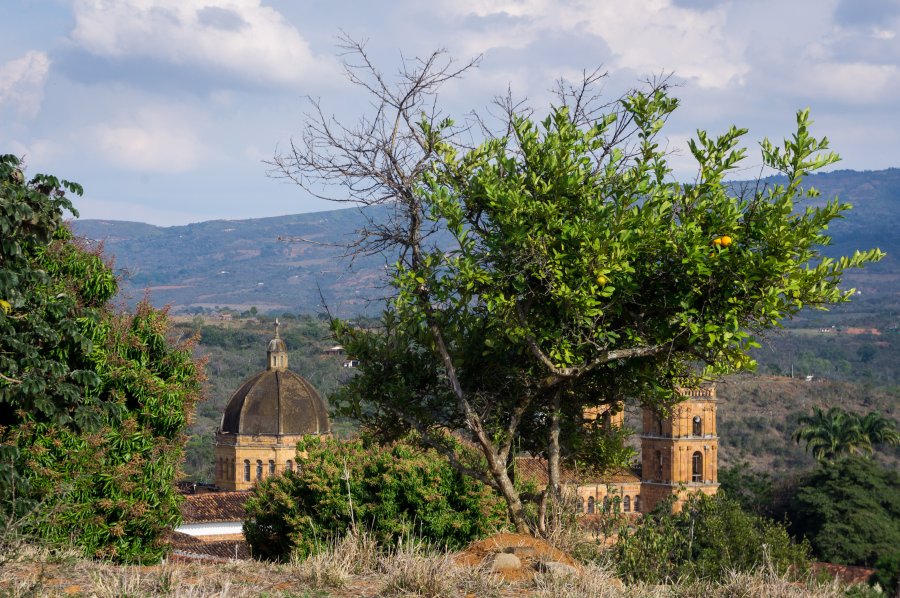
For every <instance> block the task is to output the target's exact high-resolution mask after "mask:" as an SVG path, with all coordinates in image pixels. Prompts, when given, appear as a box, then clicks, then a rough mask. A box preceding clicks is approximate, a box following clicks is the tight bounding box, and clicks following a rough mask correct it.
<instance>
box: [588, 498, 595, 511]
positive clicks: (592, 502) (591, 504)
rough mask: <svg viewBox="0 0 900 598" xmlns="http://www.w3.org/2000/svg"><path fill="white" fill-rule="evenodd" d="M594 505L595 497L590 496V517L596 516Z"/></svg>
mask: <svg viewBox="0 0 900 598" xmlns="http://www.w3.org/2000/svg"><path fill="white" fill-rule="evenodd" d="M594 504H595V501H594V497H593V496H589V497H588V510H587V512H588V515H593V514H594Z"/></svg>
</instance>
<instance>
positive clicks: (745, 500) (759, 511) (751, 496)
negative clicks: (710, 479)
mask: <svg viewBox="0 0 900 598" xmlns="http://www.w3.org/2000/svg"><path fill="white" fill-rule="evenodd" d="M718 479H719V492H720V493H721V494H723V495H725V496H727V497H728V498H731V499H733V500H734V501H736V502H737V503H738V505H740V507H741V510H743V511H744V512H746V513H753V514H754V515H770V514H771V513H772V498H773V497H772V491H773V487H774V484H773V482H772V476H771V475H769V474H768V473H765V472H761V471H755V470H753V469H751V468H750V464H749V463H746V462H744V463H739V464H737V465H733V466H731V467H723V468H721V469H719V478H718Z"/></svg>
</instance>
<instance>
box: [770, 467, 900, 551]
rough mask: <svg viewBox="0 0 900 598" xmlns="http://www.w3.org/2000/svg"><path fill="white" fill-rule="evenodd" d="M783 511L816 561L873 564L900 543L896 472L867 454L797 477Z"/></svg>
mask: <svg viewBox="0 0 900 598" xmlns="http://www.w3.org/2000/svg"><path fill="white" fill-rule="evenodd" d="M787 514H788V517H789V519H790V521H791V532H792V533H794V534H795V535H796V536H798V537H802V538H806V539H808V540H809V543H810V544H811V545H812V548H813V552H814V554H815V555H816V557H818V558H819V559H821V560H823V561H828V562H830V563H840V564H845V565H859V566H865V567H871V566H873V565H874V564H875V563H876V562H877V561H878V559H879V557H880V556H882V555H886V554H891V553H893V552H894V551H895V550H896V548H897V546H900V473H898V472H897V471H896V470H892V469H887V468H885V467H884V466H882V465H879V464H878V463H877V462H876V461H873V460H872V459H867V458H865V457H845V458H843V459H839V460H838V461H835V462H834V463H823V464H821V465H820V466H819V467H818V468H816V469H815V470H813V471H812V472H811V473H809V474H808V475H807V476H806V477H805V478H803V479H802V480H801V482H800V484H799V487H798V489H797V494H796V497H795V498H794V500H793V501H791V503H790V504H789V506H788V510H787Z"/></svg>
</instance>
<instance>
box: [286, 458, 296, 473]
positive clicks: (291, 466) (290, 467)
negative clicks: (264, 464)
mask: <svg viewBox="0 0 900 598" xmlns="http://www.w3.org/2000/svg"><path fill="white" fill-rule="evenodd" d="M284 468H285V469H286V470H287V471H294V462H293V461H291V460H290V459H288V460H287V463H285V466H284Z"/></svg>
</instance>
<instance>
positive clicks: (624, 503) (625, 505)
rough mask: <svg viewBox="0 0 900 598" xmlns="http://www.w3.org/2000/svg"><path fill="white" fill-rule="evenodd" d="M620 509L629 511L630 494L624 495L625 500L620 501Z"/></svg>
mask: <svg viewBox="0 0 900 598" xmlns="http://www.w3.org/2000/svg"><path fill="white" fill-rule="evenodd" d="M622 510H623V511H625V512H626V513H630V512H631V497H630V496H626V497H625V500H623V501H622Z"/></svg>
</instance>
